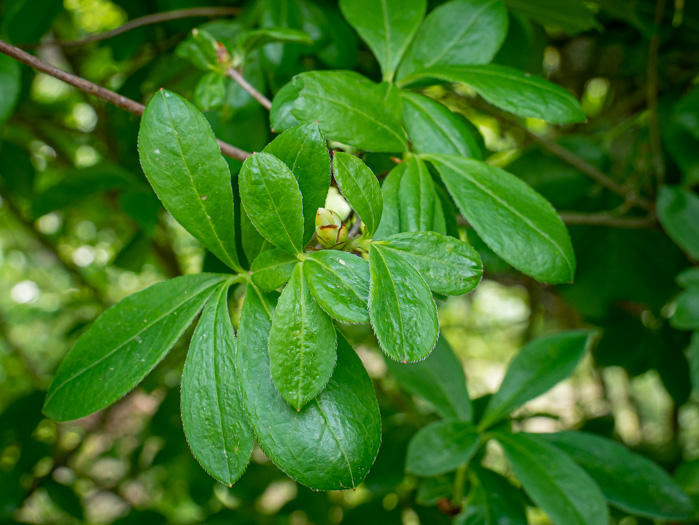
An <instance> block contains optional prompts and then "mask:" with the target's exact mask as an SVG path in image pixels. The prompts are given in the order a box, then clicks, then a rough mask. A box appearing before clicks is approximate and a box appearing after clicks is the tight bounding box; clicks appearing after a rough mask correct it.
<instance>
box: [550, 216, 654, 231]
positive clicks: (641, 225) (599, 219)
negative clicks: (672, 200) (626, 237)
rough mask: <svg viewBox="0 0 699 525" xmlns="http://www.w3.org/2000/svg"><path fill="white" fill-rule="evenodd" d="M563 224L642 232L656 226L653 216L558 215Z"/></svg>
mask: <svg viewBox="0 0 699 525" xmlns="http://www.w3.org/2000/svg"><path fill="white" fill-rule="evenodd" d="M558 215H559V216H560V217H561V219H562V220H563V222H565V223H566V224H569V225H590V226H607V227H609V228H623V229H629V230H642V229H646V228H654V227H655V226H657V225H658V220H657V219H656V217H655V215H648V216H646V217H618V216H615V215H612V214H611V213H607V212H601V213H575V212H571V213H567V212H563V213H559V214H558Z"/></svg>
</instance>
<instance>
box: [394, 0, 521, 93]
mask: <svg viewBox="0 0 699 525" xmlns="http://www.w3.org/2000/svg"><path fill="white" fill-rule="evenodd" d="M507 22H508V19H507V10H506V9H505V6H504V5H503V4H502V2H501V1H500V0H454V1H452V2H447V3H445V4H444V5H442V6H440V7H438V8H436V9H435V10H434V11H432V12H431V13H430V14H429V16H428V17H427V18H426V19H425V21H424V22H423V24H422V26H420V30H419V31H418V33H417V35H416V36H415V39H414V40H413V43H412V45H411V46H410V47H409V48H408V52H407V53H406V55H405V60H404V61H403V63H402V64H401V67H400V69H399V71H398V78H401V79H402V78H403V77H405V76H407V75H410V74H411V73H413V72H415V71H416V70H420V69H424V68H428V67H432V66H441V65H467V64H487V63H488V62H490V60H491V59H492V58H493V57H494V56H495V53H497V51H498V49H499V48H500V46H501V45H502V42H503V40H505V35H506V34H507Z"/></svg>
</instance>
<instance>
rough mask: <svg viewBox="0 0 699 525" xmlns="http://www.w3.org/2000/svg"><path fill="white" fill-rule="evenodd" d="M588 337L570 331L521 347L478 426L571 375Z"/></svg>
mask: <svg viewBox="0 0 699 525" xmlns="http://www.w3.org/2000/svg"><path fill="white" fill-rule="evenodd" d="M589 338H590V332H588V331H585V330H570V331H567V332H561V333H558V334H554V335H549V336H545V337H540V338H538V339H534V340H533V341H531V342H529V343H527V344H526V345H524V347H523V348H522V349H521V350H520V351H519V353H518V354H517V355H516V356H515V358H514V359H513V360H512V362H511V363H510V365H509V367H508V368H507V373H506V374H505V378H504V379H503V380H502V384H501V385H500V388H499V389H498V391H497V392H495V394H493V396H492V397H491V398H490V402H489V403H488V406H487V407H486V409H485V415H484V416H483V420H482V422H481V425H482V426H483V427H485V426H487V425H489V424H491V423H494V422H495V421H497V420H498V419H500V418H502V417H504V416H506V415H507V414H509V413H510V412H511V411H512V410H514V409H515V408H517V407H518V406H520V405H522V404H524V403H526V402H527V401H529V400H530V399H534V398H535V397H536V396H538V395H540V394H543V393H544V392H546V391H547V390H549V389H550V388H551V387H553V386H554V385H556V384H557V383H559V382H561V381H563V380H564V379H565V378H567V377H568V376H569V375H570V374H572V373H573V371H574V370H575V368H576V367H577V366H578V363H579V362H580V359H582V356H583V355H584V354H585V350H586V349H587V342H588V340H589Z"/></svg>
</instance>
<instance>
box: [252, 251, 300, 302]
mask: <svg viewBox="0 0 699 525" xmlns="http://www.w3.org/2000/svg"><path fill="white" fill-rule="evenodd" d="M298 262H299V260H298V259H297V258H296V256H294V255H292V254H290V253H289V252H287V251H285V250H281V249H279V248H273V249H271V250H266V251H264V252H262V253H261V254H260V255H258V256H257V257H256V258H255V260H254V261H253V263H252V275H251V276H250V278H251V279H252V282H253V283H255V286H257V287H258V288H261V289H262V290H265V291H270V290H276V289H277V288H280V287H281V286H283V285H284V284H285V283H286V282H287V281H288V280H289V279H291V274H292V273H294V268H296V264H297V263H298Z"/></svg>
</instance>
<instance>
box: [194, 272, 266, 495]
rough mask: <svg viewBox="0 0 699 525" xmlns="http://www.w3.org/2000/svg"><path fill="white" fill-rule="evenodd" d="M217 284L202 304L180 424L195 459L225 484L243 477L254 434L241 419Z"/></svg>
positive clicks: (224, 299) (224, 295) (224, 296)
mask: <svg viewBox="0 0 699 525" xmlns="http://www.w3.org/2000/svg"><path fill="white" fill-rule="evenodd" d="M229 286H230V283H223V284H222V285H220V286H219V287H218V288H217V289H216V290H215V291H214V294H213V295H212V297H211V299H210V300H209V303H208V304H207V305H206V307H205V308H204V311H203V312H202V314H201V318H200V319H199V324H197V329H196V330H195V331H194V335H193V336H192V341H191V343H190V345H189V352H188V353H187V360H186V361H185V364H184V370H183V372H182V426H183V427H184V433H185V435H186V436H187V442H188V443H189V446H190V448H191V449H192V453H193V454H194V457H195V458H197V460H198V461H199V463H201V466H202V467H203V468H204V470H206V471H207V472H208V473H209V474H211V475H212V476H213V477H214V478H216V479H217V480H219V481H220V482H221V483H225V484H226V485H228V486H231V485H233V483H235V482H236V481H237V479H238V478H239V477H240V476H242V474H243V472H244V471H245V468H246V467H247V465H248V461H250V454H252V447H253V445H254V444H255V437H254V436H253V433H252V429H251V428H250V425H249V424H248V422H247V420H246V419H245V413H244V412H243V405H242V401H241V399H240V393H239V388H238V377H237V374H236V371H235V354H236V351H237V348H236V347H237V344H236V340H235V334H234V333H233V325H231V317H230V313H229V312H228V288H229Z"/></svg>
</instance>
